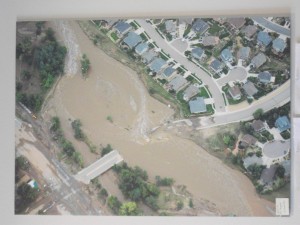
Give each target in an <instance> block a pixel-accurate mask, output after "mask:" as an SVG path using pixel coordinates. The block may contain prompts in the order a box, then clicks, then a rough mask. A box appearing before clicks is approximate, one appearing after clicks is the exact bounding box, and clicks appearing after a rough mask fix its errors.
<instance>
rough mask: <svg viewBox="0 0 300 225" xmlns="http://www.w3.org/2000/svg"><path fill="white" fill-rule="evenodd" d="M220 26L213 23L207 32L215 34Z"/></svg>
mask: <svg viewBox="0 0 300 225" xmlns="http://www.w3.org/2000/svg"><path fill="white" fill-rule="evenodd" d="M221 29H222V28H221V27H220V26H219V25H218V24H217V23H214V25H212V26H211V27H210V28H209V30H208V32H209V33H210V34H211V35H215V34H217V33H219V31H220V30H221Z"/></svg>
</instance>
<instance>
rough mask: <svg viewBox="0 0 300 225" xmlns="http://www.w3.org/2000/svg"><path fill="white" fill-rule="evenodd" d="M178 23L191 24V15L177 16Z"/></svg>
mask: <svg viewBox="0 0 300 225" xmlns="http://www.w3.org/2000/svg"><path fill="white" fill-rule="evenodd" d="M179 23H186V24H192V23H193V18H192V17H181V18H179Z"/></svg>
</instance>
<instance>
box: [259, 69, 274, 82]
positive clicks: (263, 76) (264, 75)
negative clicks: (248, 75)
mask: <svg viewBox="0 0 300 225" xmlns="http://www.w3.org/2000/svg"><path fill="white" fill-rule="evenodd" d="M257 77H258V79H259V81H260V82H261V83H264V84H267V83H270V81H271V77H272V74H271V73H270V72H269V71H264V72H260V73H259V74H258V76H257Z"/></svg>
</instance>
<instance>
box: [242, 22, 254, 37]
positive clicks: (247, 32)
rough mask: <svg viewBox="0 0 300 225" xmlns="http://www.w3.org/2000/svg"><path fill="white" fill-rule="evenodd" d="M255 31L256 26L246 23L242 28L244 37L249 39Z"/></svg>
mask: <svg viewBox="0 0 300 225" xmlns="http://www.w3.org/2000/svg"><path fill="white" fill-rule="evenodd" d="M256 31H257V27H256V26H254V25H248V26H246V27H245V28H244V29H243V30H242V33H243V34H244V35H245V38H246V39H247V40H249V41H250V40H251V39H252V37H253V36H254V34H255V33H256Z"/></svg>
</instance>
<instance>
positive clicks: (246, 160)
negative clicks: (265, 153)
mask: <svg viewBox="0 0 300 225" xmlns="http://www.w3.org/2000/svg"><path fill="white" fill-rule="evenodd" d="M243 161H244V162H243V165H244V167H245V168H246V169H247V168H248V167H249V166H250V165H252V164H257V165H263V160H262V158H261V157H257V156H256V155H255V154H254V155H252V156H248V157H246V158H244V160H243Z"/></svg>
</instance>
